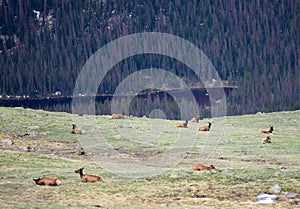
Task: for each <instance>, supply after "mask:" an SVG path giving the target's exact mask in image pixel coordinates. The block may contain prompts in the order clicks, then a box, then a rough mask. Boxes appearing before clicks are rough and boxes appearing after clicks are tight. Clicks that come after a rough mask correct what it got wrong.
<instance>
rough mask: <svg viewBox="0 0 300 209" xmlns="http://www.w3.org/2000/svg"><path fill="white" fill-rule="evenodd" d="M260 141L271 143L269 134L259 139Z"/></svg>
mask: <svg viewBox="0 0 300 209" xmlns="http://www.w3.org/2000/svg"><path fill="white" fill-rule="evenodd" d="M261 143H263V144H265V143H271V138H270V137H269V136H267V138H265V139H262V140H261Z"/></svg>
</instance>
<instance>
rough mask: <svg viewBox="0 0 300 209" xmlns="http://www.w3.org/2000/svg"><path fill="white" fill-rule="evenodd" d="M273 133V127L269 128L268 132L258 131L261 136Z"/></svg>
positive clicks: (264, 130)
mask: <svg viewBox="0 0 300 209" xmlns="http://www.w3.org/2000/svg"><path fill="white" fill-rule="evenodd" d="M273 131H274V129H273V126H270V129H269V130H266V129H262V130H260V133H263V134H271V133H272V132H273Z"/></svg>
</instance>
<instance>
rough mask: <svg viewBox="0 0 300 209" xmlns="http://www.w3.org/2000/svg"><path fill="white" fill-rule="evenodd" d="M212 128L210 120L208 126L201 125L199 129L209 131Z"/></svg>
mask: <svg viewBox="0 0 300 209" xmlns="http://www.w3.org/2000/svg"><path fill="white" fill-rule="evenodd" d="M210 128H211V122H208V126H200V127H199V128H198V131H209V130H210Z"/></svg>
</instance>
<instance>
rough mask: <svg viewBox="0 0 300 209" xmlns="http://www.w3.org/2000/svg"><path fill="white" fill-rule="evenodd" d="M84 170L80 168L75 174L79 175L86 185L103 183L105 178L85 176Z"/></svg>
mask: <svg viewBox="0 0 300 209" xmlns="http://www.w3.org/2000/svg"><path fill="white" fill-rule="evenodd" d="M83 169H84V168H79V169H78V170H76V171H75V173H79V175H80V178H81V181H82V182H85V183H93V182H97V181H103V178H102V177H101V176H99V175H91V174H83Z"/></svg>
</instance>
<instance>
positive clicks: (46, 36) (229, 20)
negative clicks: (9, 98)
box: [0, 0, 300, 114]
mask: <svg viewBox="0 0 300 209" xmlns="http://www.w3.org/2000/svg"><path fill="white" fill-rule="evenodd" d="M299 11H300V1H298V0H291V1H286V0H275V1H269V0H268V1H260V0H251V1H237V0H236V1H234V0H229V1H210V0H203V1H197V0H192V1H185V0H174V1H167V0H151V1H141V0H133V1H127V0H121V1H119V0H118V1H117V0H109V1H103V0H87V1H83V0H79V1H77V0H73V1H72V0H65V1H54V0H44V1H41V0H2V1H0V35H1V39H0V51H1V52H0V73H1V78H0V94H2V95H23V94H24V95H30V96H37V95H51V94H52V93H53V92H55V91H61V92H62V93H63V94H64V95H71V94H72V93H73V92H72V91H73V88H74V85H75V82H76V79H77V76H78V74H79V72H80V70H81V68H82V66H83V65H84V63H85V62H86V61H87V60H88V58H89V57H90V56H91V55H92V54H93V53H94V52H95V51H97V49H99V48H101V47H102V46H104V45H105V44H107V43H109V42H110V41H112V40H115V39H117V38H119V37H122V36H125V35H128V34H133V33H138V32H145V31H148V32H150V31H154V32H165V33H170V34H174V35H177V36H179V37H182V38H184V39H186V40H188V41H190V42H191V43H193V44H195V45H196V46H197V47H199V48H200V49H201V50H202V51H203V52H204V53H205V54H206V55H207V57H208V58H209V59H210V60H211V61H212V63H213V65H214V66H215V68H216V70H217V71H218V73H219V76H220V77H221V79H222V80H224V81H226V84H228V85H234V86H238V88H237V89H236V90H235V91H233V92H232V94H231V95H230V97H229V99H228V111H229V114H244V113H254V112H256V111H279V110H292V109H298V108H300V97H299V95H300V67H299V62H300V43H299V42H300V38H299V37H300V30H299V28H300V15H299ZM145 67H147V68H148V67H159V68H163V69H167V70H169V71H170V72H173V73H176V74H177V75H178V76H180V77H182V78H185V80H186V81H187V83H188V85H190V86H198V85H200V86H201V82H200V81H198V80H197V79H196V80H195V79H194V78H193V75H191V71H190V70H189V69H187V68H186V67H185V66H184V65H183V64H182V63H178V62H177V61H176V60H172V59H170V58H165V57H161V56H154V55H153V56H152V55H148V56H146V58H145V56H138V57H135V58H130V59H127V60H125V61H124V62H122V63H119V64H118V65H117V66H115V67H114V68H113V69H112V70H111V71H110V73H108V74H107V76H106V79H105V82H103V83H102V84H101V86H99V92H100V93H113V91H114V89H115V88H116V86H117V85H118V84H119V83H120V82H121V81H122V80H123V79H124V78H126V76H128V75H130V74H131V73H133V72H136V71H137V70H140V69H142V68H145Z"/></svg>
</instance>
